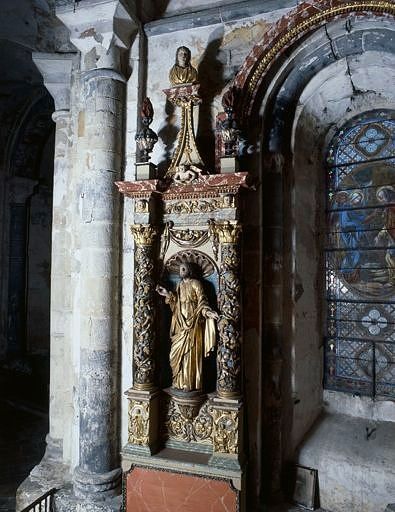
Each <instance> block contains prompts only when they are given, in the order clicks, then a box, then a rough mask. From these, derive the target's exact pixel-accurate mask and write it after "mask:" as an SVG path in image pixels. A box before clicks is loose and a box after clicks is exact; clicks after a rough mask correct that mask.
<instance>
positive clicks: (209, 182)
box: [115, 172, 250, 207]
mask: <svg viewBox="0 0 395 512" xmlns="http://www.w3.org/2000/svg"><path fill="white" fill-rule="evenodd" d="M248 180H249V175H248V173H247V172H234V173H231V174H209V175H203V176H200V180H199V183H189V184H185V185H177V186H174V185H172V184H170V183H169V182H168V181H166V180H164V181H161V180H141V181H116V182H115V185H116V186H117V187H118V190H119V191H120V192H121V194H124V195H125V196H127V197H131V198H133V199H148V198H149V197H150V196H152V195H154V194H157V195H160V196H161V197H162V199H163V200H164V201H166V200H171V199H204V198H210V197H220V196H221V195H223V194H237V193H238V192H239V190H240V189H241V188H250V186H249V183H248ZM227 206H229V207H233V206H234V205H231V204H228V205H226V204H225V203H224V207H227Z"/></svg>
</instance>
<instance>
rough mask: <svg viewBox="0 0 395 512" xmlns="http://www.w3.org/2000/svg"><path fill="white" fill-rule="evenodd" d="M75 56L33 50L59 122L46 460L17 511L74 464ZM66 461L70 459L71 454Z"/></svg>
mask: <svg viewBox="0 0 395 512" xmlns="http://www.w3.org/2000/svg"><path fill="white" fill-rule="evenodd" d="M75 57H76V55H75V54H72V53H64V54H49V53H34V54H33V61H34V63H35V65H36V66H37V68H38V69H39V71H40V73H41V74H42V76H43V79H44V85H45V87H46V88H47V90H48V92H49V93H50V94H51V96H52V97H53V99H54V103H55V112H54V113H53V115H52V119H53V120H54V122H55V123H56V132H55V154H54V179H53V212H52V244H51V245H52V254H51V302H50V400H49V433H48V435H47V437H46V443H47V446H46V450H45V454H44V457H43V459H42V460H41V462H40V464H38V465H37V466H35V467H34V468H33V470H32V471H31V473H30V476H29V477H28V478H27V479H26V480H25V481H24V482H23V483H22V484H21V486H20V487H19V488H18V492H17V510H19V509H21V508H24V507H26V506H27V505H29V504H30V503H31V502H32V501H34V499H36V498H37V497H39V496H40V495H42V494H43V492H46V491H47V490H49V489H50V488H52V487H60V486H61V485H63V484H64V482H65V481H66V480H67V478H68V476H69V469H70V468H69V466H68V464H65V458H64V453H63V438H64V435H65V434H66V435H67V434H68V432H67V430H68V428H70V421H68V418H66V417H65V404H67V403H71V402H72V400H73V396H72V393H73V385H72V382H71V379H72V377H71V368H70V364H68V363H69V361H70V360H71V355H70V354H71V350H72V338H71V325H70V324H71V313H72V305H71V304H72V299H71V297H72V288H71V283H70V258H71V251H72V248H71V244H70V228H71V226H70V216H69V212H68V208H69V205H70V203H71V201H72V191H71V187H70V173H71V162H70V146H71V136H72V124H71V114H70V82H71V74H72V68H73V63H74V62H75ZM66 460H67V463H69V462H70V460H69V458H66Z"/></svg>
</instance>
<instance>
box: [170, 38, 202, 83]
mask: <svg viewBox="0 0 395 512" xmlns="http://www.w3.org/2000/svg"><path fill="white" fill-rule="evenodd" d="M197 79H198V73H197V70H196V69H195V68H194V67H193V66H192V64H191V50H190V49H189V48H187V47H186V46H180V47H179V48H177V51H176V61H175V64H174V66H173V67H172V68H171V70H170V72H169V81H170V83H171V85H181V84H194V83H195V82H197Z"/></svg>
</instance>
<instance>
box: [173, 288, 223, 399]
mask: <svg viewBox="0 0 395 512" xmlns="http://www.w3.org/2000/svg"><path fill="white" fill-rule="evenodd" d="M166 302H167V303H168V304H169V305H170V308H171V310H172V313H173V316H172V321H171V327H170V336H171V349H170V366H171V369H172V374H173V387H174V388H176V389H182V390H184V391H195V390H201V389H202V363H203V357H207V356H208V354H209V352H210V351H211V350H212V349H213V348H214V346H215V322H214V320H213V319H212V318H206V317H205V313H206V311H211V308H210V306H209V305H208V302H207V298H206V296H205V294H204V291H203V286H202V284H201V283H200V281H198V280H197V279H193V278H185V279H182V280H181V281H180V283H179V284H178V286H177V290H176V292H175V293H170V295H169V297H168V298H167V299H166Z"/></svg>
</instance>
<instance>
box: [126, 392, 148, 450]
mask: <svg viewBox="0 0 395 512" xmlns="http://www.w3.org/2000/svg"><path fill="white" fill-rule="evenodd" d="M128 434H129V440H128V441H129V443H131V444H137V445H146V444H148V438H149V403H148V402H144V401H141V400H130V402H129V432H128Z"/></svg>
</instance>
